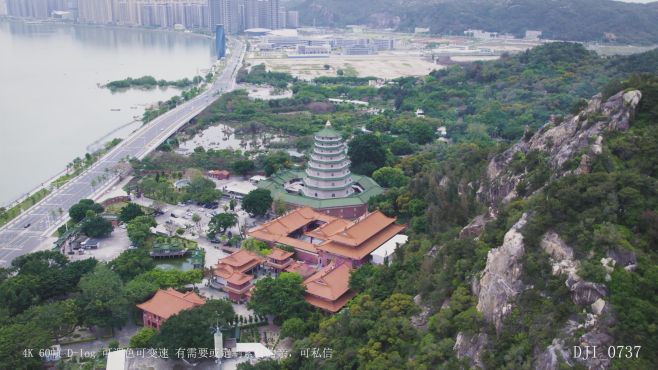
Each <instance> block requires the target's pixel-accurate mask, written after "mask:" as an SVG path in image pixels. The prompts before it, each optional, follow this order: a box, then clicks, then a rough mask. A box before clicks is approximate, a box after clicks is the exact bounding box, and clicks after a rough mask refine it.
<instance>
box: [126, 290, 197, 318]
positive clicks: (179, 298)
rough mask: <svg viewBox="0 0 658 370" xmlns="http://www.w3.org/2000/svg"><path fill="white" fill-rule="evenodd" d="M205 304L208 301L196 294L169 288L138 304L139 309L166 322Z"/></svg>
mask: <svg viewBox="0 0 658 370" xmlns="http://www.w3.org/2000/svg"><path fill="white" fill-rule="evenodd" d="M204 303H206V301H205V300H204V299H203V298H201V297H200V296H199V295H198V294H196V293H194V292H187V293H180V292H178V291H176V290H174V289H172V288H169V289H167V290H162V289H160V290H158V291H157V292H156V293H155V295H154V296H153V298H151V299H149V300H148V301H146V302H144V303H141V304H138V305H137V307H138V308H139V309H141V310H144V311H147V312H150V313H153V314H155V315H157V316H159V317H161V318H163V319H165V320H166V319H168V318H169V317H171V316H173V315H176V314H178V313H179V312H181V311H183V310H187V309H190V308H194V307H197V306H201V305H202V304H204Z"/></svg>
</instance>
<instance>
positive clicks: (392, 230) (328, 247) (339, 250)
mask: <svg viewBox="0 0 658 370" xmlns="http://www.w3.org/2000/svg"><path fill="white" fill-rule="evenodd" d="M405 228H406V226H404V225H397V224H392V225H388V226H387V227H386V228H385V229H383V230H379V231H378V232H377V233H376V234H374V235H373V236H372V237H371V238H370V239H368V240H365V241H364V242H363V243H360V244H358V247H352V246H350V245H345V244H342V243H338V242H336V241H334V240H329V241H327V242H324V243H322V244H320V245H318V246H317V249H319V250H322V251H325V252H328V253H332V254H335V255H338V256H344V257H348V258H351V259H354V260H360V259H362V258H364V257H365V256H367V255H369V254H370V253H372V252H373V251H374V250H375V249H377V248H379V247H380V246H381V245H382V244H384V243H386V242H387V241H388V240H389V239H391V238H392V237H394V236H395V235H397V234H399V233H400V232H402V231H403V230H404V229H405Z"/></svg>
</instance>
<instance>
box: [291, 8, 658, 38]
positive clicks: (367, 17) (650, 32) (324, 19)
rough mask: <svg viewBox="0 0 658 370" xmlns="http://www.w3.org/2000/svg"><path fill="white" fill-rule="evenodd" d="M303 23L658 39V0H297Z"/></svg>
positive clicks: (550, 35) (569, 36) (438, 30)
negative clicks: (647, 0) (648, 0)
mask: <svg viewBox="0 0 658 370" xmlns="http://www.w3.org/2000/svg"><path fill="white" fill-rule="evenodd" d="M297 9H298V10H300V11H301V15H302V17H303V21H304V23H305V24H309V25H310V24H313V23H315V24H317V25H319V26H345V25H348V24H368V25H370V26H373V27H381V28H398V29H402V30H413V28H414V27H430V29H431V32H432V33H437V34H444V33H446V34H447V33H452V34H461V33H462V32H463V31H464V30H466V29H469V28H475V29H485V30H490V31H497V32H507V33H513V34H516V35H523V34H524V32H525V31H526V30H542V31H543V32H544V36H545V37H546V38H549V39H557V40H578V41H600V40H606V39H607V40H610V41H618V42H635V43H638V42H639V43H645V44H655V43H657V42H658V29H656V27H655V24H656V23H657V22H658V4H656V3H654V4H644V5H643V4H629V3H623V2H618V1H610V0H551V1H545V0H433V1H415V0H414V1H401V0H355V1H346V0H306V1H303V2H302V3H301V4H300V5H298V6H297Z"/></svg>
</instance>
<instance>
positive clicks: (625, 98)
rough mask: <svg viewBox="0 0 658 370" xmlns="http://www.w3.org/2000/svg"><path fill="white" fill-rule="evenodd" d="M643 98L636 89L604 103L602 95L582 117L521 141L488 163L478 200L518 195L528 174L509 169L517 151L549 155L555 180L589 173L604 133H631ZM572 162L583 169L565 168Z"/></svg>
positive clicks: (552, 123) (489, 201)
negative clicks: (636, 112) (576, 162)
mask: <svg viewBox="0 0 658 370" xmlns="http://www.w3.org/2000/svg"><path fill="white" fill-rule="evenodd" d="M641 99H642V93H640V92H639V91H637V90H634V91H628V92H624V91H622V92H619V93H617V94H616V95H614V96H612V97H610V98H609V99H608V100H607V101H605V102H603V98H602V96H601V95H600V94H599V95H596V96H594V97H593V98H592V99H591V100H590V101H589V103H588V105H587V107H586V108H585V109H584V110H583V111H581V112H580V113H579V114H577V115H574V116H569V117H567V118H566V119H565V120H563V121H562V122H561V123H558V124H556V123H555V121H550V122H548V123H547V124H546V125H544V126H543V127H542V128H541V129H540V130H539V131H537V132H536V133H535V134H534V135H533V136H532V137H531V138H530V139H528V140H521V141H519V142H518V143H516V144H515V145H513V146H512V147H511V148H509V149H507V150H506V151H504V152H503V153H501V154H499V155H497V156H495V157H494V158H493V159H492V160H491V161H490V162H489V165H488V166H487V172H486V179H485V180H484V181H483V183H482V185H481V186H480V188H479V189H478V198H479V199H480V200H481V201H483V202H485V203H487V204H490V205H497V204H499V203H506V202H509V201H511V200H513V199H514V198H516V197H517V196H518V195H517V193H516V190H515V189H516V186H517V185H518V184H519V183H520V182H521V181H522V180H523V179H524V178H525V173H514V172H513V171H512V170H511V168H510V165H511V164H512V161H513V159H514V155H515V154H516V153H517V152H523V153H525V154H527V153H528V152H530V151H539V152H543V153H546V154H547V155H548V162H549V165H550V169H551V175H552V176H553V177H560V176H564V175H565V174H568V173H572V172H577V173H583V172H584V171H587V170H588V163H589V161H590V160H591V158H592V157H594V156H596V155H599V154H600V153H601V151H602V148H603V134H604V133H605V132H606V131H625V130H628V128H629V127H630V122H631V120H632V119H633V116H634V114H635V109H636V108H637V105H638V104H639V102H640V100H641ZM572 159H576V160H578V161H579V162H580V166H578V168H577V169H575V170H570V169H565V168H564V165H565V163H566V162H567V161H569V160H572Z"/></svg>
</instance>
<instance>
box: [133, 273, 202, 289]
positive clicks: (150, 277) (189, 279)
mask: <svg viewBox="0 0 658 370" xmlns="http://www.w3.org/2000/svg"><path fill="white" fill-rule="evenodd" d="M202 279H203V272H202V271H201V270H198V269H193V270H189V271H180V270H174V269H171V270H164V269H153V270H149V271H147V272H145V273H143V274H140V275H138V276H136V277H135V279H133V280H131V283H133V282H135V281H140V282H149V283H153V284H156V285H157V286H158V287H159V288H170V287H173V288H181V287H184V286H185V285H189V284H198V283H200V282H201V280H202Z"/></svg>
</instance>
